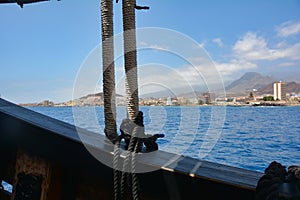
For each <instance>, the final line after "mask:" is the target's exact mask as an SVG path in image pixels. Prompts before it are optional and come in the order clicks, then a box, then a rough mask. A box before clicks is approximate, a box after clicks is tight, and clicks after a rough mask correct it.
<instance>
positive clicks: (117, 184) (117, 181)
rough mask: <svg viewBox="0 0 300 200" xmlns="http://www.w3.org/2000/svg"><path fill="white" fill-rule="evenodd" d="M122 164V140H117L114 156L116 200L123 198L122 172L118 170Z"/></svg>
mask: <svg viewBox="0 0 300 200" xmlns="http://www.w3.org/2000/svg"><path fill="white" fill-rule="evenodd" d="M119 166H120V140H117V141H116V143H115V145H114V158H113V168H114V172H113V173H114V197H115V200H120V199H121V194H120V192H121V191H120V190H121V185H120V176H121V172H120V171H119V170H118V169H119Z"/></svg>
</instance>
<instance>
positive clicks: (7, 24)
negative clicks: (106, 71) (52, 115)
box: [0, 0, 300, 103]
mask: <svg viewBox="0 0 300 200" xmlns="http://www.w3.org/2000/svg"><path fill="white" fill-rule="evenodd" d="M138 4H140V5H148V6H150V10H148V11H137V13H136V14H137V15H136V17H137V28H143V27H160V28H167V29H171V30H174V31H178V32H180V33H182V34H184V35H186V36H188V37H190V38H191V39H193V40H195V41H196V42H198V43H199V45H200V46H201V47H203V48H204V49H205V50H206V51H207V53H208V54H209V56H210V57H211V59H212V60H213V62H214V63H215V65H216V68H217V69H218V71H219V72H220V74H221V75H222V77H223V80H224V83H225V84H226V83H229V82H230V81H232V80H235V79H237V78H239V77H240V76H241V75H243V73H245V72H247V71H257V72H260V73H262V74H263V75H270V76H275V77H277V78H278V79H282V80H284V81H290V80H294V81H298V82H300V78H299V77H300V65H299V64H300V1H299V0H286V1H283V0H281V1H279V0H275V1H274V0H268V1H267V0H265V1H262V0H253V1H242V0H240V1H238V0H227V1H224V0H209V1H198V0H189V1H179V0H163V1H155V0H152V1H150V0H140V1H138ZM114 18H115V20H114V23H115V24H114V29H115V33H116V34H118V33H121V32H122V18H121V3H119V4H115V6H114ZM0 27H1V28H0V30H1V31H0V44H1V45H0V52H1V54H0V69H1V71H0V94H1V97H2V98H5V99H7V100H10V101H12V102H15V103H24V102H40V101H42V100H44V99H49V100H52V101H55V102H62V101H67V100H70V99H71V98H72V92H73V85H74V81H75V78H76V74H77V72H78V70H79V69H80V66H81V65H82V63H83V62H84V60H85V59H86V57H87V56H88V55H89V53H90V52H91V51H92V50H93V49H94V48H95V47H96V46H97V45H99V43H100V41H101V33H100V30H101V26H100V1H99V0H88V1H83V0H81V1H80V0H72V1H71V0H61V1H55V0H52V1H49V2H41V3H35V4H28V5H24V8H23V9H21V8H20V7H18V5H17V4H1V5H0ZM144 57H145V59H146V56H143V55H141V57H139V63H145V62H146V61H145V60H142V58H144ZM160 59H162V60H164V59H167V58H163V56H161V57H160ZM170 63H171V64H170V67H173V68H179V67H182V66H179V65H181V64H182V63H178V64H176V63H175V61H174V60H173V61H172V62H170ZM186 78H187V79H188V78H189V77H188V76H187V77H186Z"/></svg>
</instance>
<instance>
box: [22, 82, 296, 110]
mask: <svg viewBox="0 0 300 200" xmlns="http://www.w3.org/2000/svg"><path fill="white" fill-rule="evenodd" d="M266 102H269V103H270V102H271V103H272V104H277V105H286V104H293V105H296V104H297V105H299V104H300V94H295V93H291V94H287V92H286V83H285V82H281V81H279V82H274V83H273V94H264V95H257V94H256V90H253V91H251V92H250V93H249V94H248V95H247V96H238V97H237V96H233V97H230V96H229V97H228V96H227V97H220V96H218V95H217V94H214V93H209V92H205V93H202V94H200V95H199V94H197V95H196V94H195V95H194V96H193V97H185V96H180V97H170V96H169V97H159V98H154V97H149V98H141V99H140V101H139V103H140V105H142V106H179V105H180V106H193V105H259V104H262V105H263V104H265V103H266ZM103 104H104V101H103V95H102V93H98V94H94V95H93V94H92V95H87V96H85V97H82V98H79V99H76V100H70V101H68V102H63V103H54V102H51V101H49V100H45V101H43V102H41V103H34V104H22V105H23V106H103ZM116 104H117V106H125V105H126V97H124V96H122V95H116Z"/></svg>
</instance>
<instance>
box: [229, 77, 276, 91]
mask: <svg viewBox="0 0 300 200" xmlns="http://www.w3.org/2000/svg"><path fill="white" fill-rule="evenodd" d="M273 81H274V80H273V79H272V78H271V77H269V76H263V75H261V74H260V73H258V72H246V73H245V74H244V75H243V76H242V77H241V78H239V79H238V80H236V81H233V82H232V83H231V84H230V85H228V86H227V87H226V92H227V93H232V94H247V93H248V92H249V91H252V90H253V89H260V88H262V87H265V86H266V85H268V84H270V83H272V82H273Z"/></svg>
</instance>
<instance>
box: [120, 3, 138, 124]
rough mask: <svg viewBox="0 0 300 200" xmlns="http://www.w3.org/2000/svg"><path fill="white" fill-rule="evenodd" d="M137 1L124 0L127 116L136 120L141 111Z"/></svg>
mask: <svg viewBox="0 0 300 200" xmlns="http://www.w3.org/2000/svg"><path fill="white" fill-rule="evenodd" d="M135 4H136V1H135V0H123V1H122V12H123V30H124V53H125V56H124V57H125V58H124V60H125V76H126V78H125V79H126V80H125V87H126V105H127V114H128V118H129V119H130V120H132V121H133V120H134V119H135V117H136V115H137V113H138V111H139V98H138V81H137V59H136V57H137V52H136V32H135Z"/></svg>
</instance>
